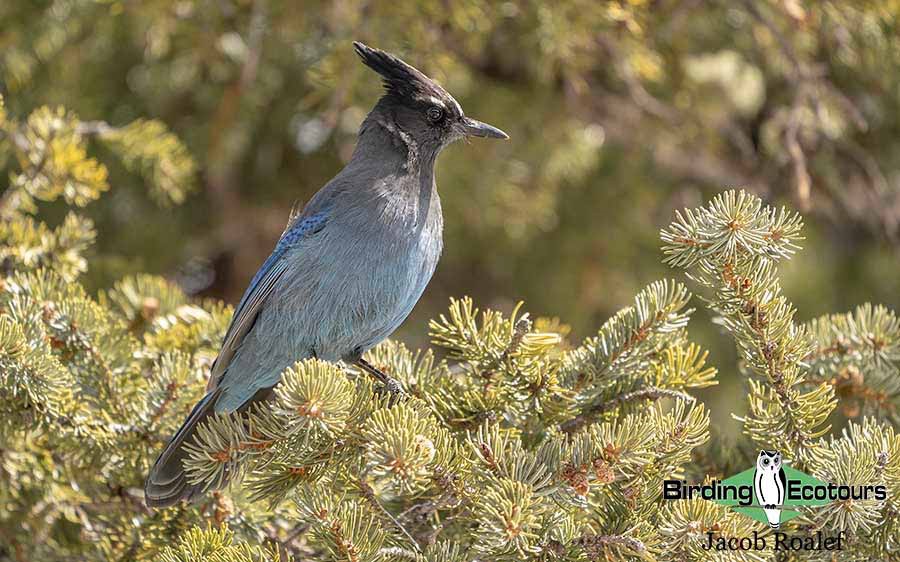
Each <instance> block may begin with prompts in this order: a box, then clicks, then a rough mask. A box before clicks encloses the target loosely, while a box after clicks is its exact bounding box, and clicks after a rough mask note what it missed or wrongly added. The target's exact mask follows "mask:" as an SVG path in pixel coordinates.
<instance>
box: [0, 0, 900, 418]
mask: <svg viewBox="0 0 900 562" xmlns="http://www.w3.org/2000/svg"><path fill="white" fill-rule="evenodd" d="M898 14H900V2H897V1H871V2H865V1H855V2H846V1H834V2H810V3H806V2H802V1H800V0H783V1H763V0H759V1H755V0H746V1H703V0H681V1H641V0H634V1H619V2H603V1H597V0H590V1H581V0H579V1H570V2H537V1H531V2H493V1H471V2H450V1H449V0H446V1H430V2H396V1H394V2H387V1H380V0H376V1H370V2H364V1H350V0H337V1H334V2H309V1H294V0H281V1H276V0H196V1H192V0H180V1H172V0H143V1H140V2H137V1H130V2H127V1H113V0H3V1H2V2H0V93H2V94H3V96H4V98H5V100H6V104H7V109H8V112H9V113H10V114H11V115H15V116H20V117H21V116H25V115H27V114H28V113H30V112H31V111H32V110H33V109H35V108H37V107H40V106H42V105H50V106H55V105H64V106H66V107H67V108H69V109H71V110H73V111H74V112H76V113H77V114H78V116H79V117H80V118H81V119H82V120H87V121H90V120H103V121H106V122H108V123H109V124H110V125H113V126H116V125H120V124H125V123H128V122H130V121H132V120H134V119H137V118H156V119H159V120H161V121H163V122H164V123H166V124H167V125H168V126H169V127H170V128H171V130H172V131H173V132H175V133H176V134H177V135H178V136H179V137H180V138H181V139H182V140H183V141H184V142H185V143H186V144H187V146H188V148H189V149H190V151H191V153H192V155H193V156H194V158H195V159H196V162H197V166H198V174H197V177H196V183H195V185H194V186H193V190H192V192H191V193H190V194H189V196H188V198H187V200H186V202H185V204H184V205H181V206H166V205H160V204H158V203H157V202H155V201H154V199H153V198H152V197H151V196H150V194H148V189H147V186H146V185H144V184H143V183H142V180H141V179H140V177H137V176H135V175H134V174H130V173H128V172H127V171H126V170H125V169H124V168H123V167H121V165H118V166H119V167H117V164H116V163H115V159H114V158H105V156H104V154H103V151H104V148H103V147H102V146H100V145H99V144H98V145H96V146H94V147H93V149H94V151H95V155H96V156H98V158H100V159H101V160H102V161H104V163H106V164H107V165H109V166H110V173H111V175H110V184H111V186H112V189H111V193H110V194H109V195H108V196H106V197H104V198H102V199H100V200H99V201H97V202H95V203H92V204H91V205H90V206H89V207H88V209H87V213H88V214H89V216H91V217H93V218H94V220H95V221H96V222H97V228H98V231H99V243H98V245H97V248H96V250H95V256H94V259H95V261H94V262H93V265H92V267H91V269H90V271H89V273H88V278H87V280H86V282H87V283H88V285H89V286H90V287H92V288H94V289H96V288H99V287H103V286H107V285H109V284H110V283H111V282H112V281H113V280H115V279H117V278H119V277H121V276H122V275H124V274H126V273H130V272H135V271H148V272H153V273H160V274H163V275H165V276H167V277H169V278H172V279H175V280H177V281H178V282H179V283H180V284H181V285H182V286H183V287H184V288H185V290H187V291H188V292H190V293H192V294H195V295H198V296H211V297H217V298H222V299H225V300H227V301H230V302H235V301H236V300H237V299H238V298H239V297H240V295H241V293H242V292H243V289H244V287H245V286H246V284H247V283H248V281H249V279H250V277H251V276H252V274H253V273H254V271H255V270H256V268H257V267H258V266H259V265H260V264H261V263H262V261H263V260H264V259H265V257H266V255H267V254H268V252H269V251H270V250H271V248H272V246H273V244H274V242H275V241H276V240H277V238H278V236H279V235H280V233H281V231H282V228H283V226H284V223H285V221H286V220H287V216H288V213H289V211H290V209H291V207H292V206H293V205H294V204H295V203H300V204H302V203H303V202H304V201H306V200H307V199H308V198H309V197H310V196H311V195H312V194H313V193H314V192H315V191H316V190H317V189H319V188H320V187H321V186H322V185H324V183H325V182H327V181H328V179H330V178H331V177H332V176H333V175H334V174H335V173H336V172H337V170H338V169H340V167H341V166H342V165H343V163H344V162H346V160H347V159H348V157H349V155H350V153H351V151H352V148H353V145H354V141H355V136H356V130H357V127H358V126H359V124H360V122H361V121H362V119H363V117H364V116H365V114H366V112H367V111H368V109H369V108H370V107H371V106H372V105H373V104H374V102H375V101H376V99H377V97H378V96H379V94H380V85H379V80H378V78H377V77H376V76H375V75H374V74H373V73H372V72H371V71H369V70H367V69H365V68H364V67H363V66H362V65H361V64H360V63H359V62H358V60H357V58H356V55H355V54H354V53H353V50H352V47H351V41H352V40H361V41H364V42H366V43H368V44H370V45H372V46H376V47H380V48H383V49H386V50H390V51H393V52H395V53H397V54H399V55H400V56H402V57H403V58H405V59H406V60H407V61H408V62H410V63H411V64H413V65H415V66H417V67H419V68H420V69H422V70H423V71H425V72H426V73H429V74H430V75H432V76H433V77H435V78H437V79H438V80H439V81H440V82H441V83H442V84H443V85H444V86H445V87H446V88H447V89H448V90H449V91H450V92H452V93H453V94H454V96H455V97H456V98H457V99H458V100H459V101H460V103H461V104H462V106H463V108H464V109H465V110H466V112H467V113H468V114H470V115H472V116H474V117H476V118H481V119H484V120H486V121H488V122H490V123H492V124H495V125H497V126H499V127H501V128H502V129H504V130H505V131H507V132H508V133H509V134H510V136H511V137H512V138H511V140H510V141H508V142H505V143H497V142H490V143H489V142H479V141H473V142H472V143H470V144H464V143H460V144H459V145H456V146H454V147H452V148H450V149H449V150H447V151H446V152H445V153H444V154H443V155H442V157H441V159H440V161H439V167H438V185H439V187H440V192H441V197H442V200H443V202H444V213H445V223H446V232H445V248H446V249H445V254H444V257H443V260H442V261H441V264H440V266H439V268H438V270H437V273H436V275H435V278H434V280H433V281H432V283H431V285H430V286H429V288H428V290H427V291H426V293H425V296H424V298H423V300H422V301H421V302H420V303H419V305H418V306H417V307H416V309H415V311H414V313H413V315H412V317H411V318H410V319H409V320H408V321H407V322H406V324H405V325H404V326H403V328H402V329H401V331H400V332H399V333H398V334H397V337H399V338H400V339H403V340H405V341H407V342H409V343H410V344H412V345H421V344H425V343H426V342H427V330H426V321H427V319H428V318H430V317H432V316H434V315H435V314H436V313H438V312H440V311H441V310H443V309H444V308H445V307H446V304H447V299H448V297H449V296H451V295H455V296H461V295H471V296H473V297H474V298H475V299H476V302H477V303H479V304H480V305H481V306H489V307H497V308H501V309H505V310H508V309H510V308H511V307H512V305H513V304H514V303H515V302H516V301H518V300H524V301H525V302H526V309H527V310H529V311H531V313H532V314H533V315H545V316H558V317H559V318H560V319H561V320H562V321H563V322H565V323H568V324H570V325H571V327H572V330H573V332H572V339H573V341H577V340H580V339H581V338H582V337H584V336H587V335H591V334H592V333H593V332H594V331H595V330H596V329H597V328H598V327H599V326H600V324H601V323H602V322H603V321H604V320H605V319H606V318H608V317H609V316H610V315H611V314H613V313H614V312H615V311H616V310H618V309H619V308H621V307H623V306H626V305H628V304H629V303H630V301H631V298H632V296H633V295H634V293H636V292H637V291H638V290H639V289H640V288H642V287H643V286H644V285H646V284H648V283H649V282H651V281H653V280H655V279H658V278H661V277H665V276H672V275H674V273H673V272H670V271H668V270H667V268H665V267H663V266H662V265H661V264H660V259H661V253H660V251H659V246H660V243H659V240H658V231H659V229H660V228H661V227H663V226H665V225H666V224H668V222H669V221H670V220H671V219H672V217H673V213H674V211H675V210H676V209H679V208H682V207H685V206H696V205H700V204H701V203H702V202H704V201H705V200H706V199H708V198H709V197H710V196H712V195H713V194H715V193H716V192H718V191H721V190H723V189H725V188H730V187H744V188H747V189H750V190H752V191H754V192H756V193H759V194H760V195H762V196H763V197H764V198H765V199H766V200H768V201H770V202H777V203H784V204H788V205H790V206H792V207H793V208H796V209H800V210H802V211H803V213H804V216H805V217H806V220H807V228H806V234H807V239H806V241H805V244H804V246H805V250H804V251H803V252H802V253H800V255H799V257H798V258H796V259H795V260H793V261H792V262H791V263H790V264H788V266H787V267H785V269H784V285H785V291H786V293H787V295H788V297H789V298H790V299H792V300H793V301H794V302H795V303H796V305H797V307H798V309H799V312H798V318H799V319H800V320H806V319H809V318H813V317H815V316H818V315H820V314H823V313H826V312H836V311H843V310H846V309H849V308H851V307H852V306H854V305H856V304H859V303H862V302H865V301H873V302H882V303H885V304H887V305H889V306H891V307H893V308H897V307H898V305H900V263H898V259H900V252H898V248H900V176H898V171H900V142H898V139H900V34H898ZM7 182H8V179H7V178H3V177H0V192H2V191H4V190H5V189H6V188H7ZM62 215H63V212H62V205H60V206H56V205H53V204H49V205H48V204H44V205H43V206H41V208H40V216H41V218H43V219H44V220H47V221H48V222H50V223H51V224H54V223H56V222H58V221H60V220H61V218H62ZM696 305H697V306H698V308H699V310H698V312H697V315H696V317H695V320H694V321H693V323H692V333H693V334H694V336H695V338H696V339H697V340H698V341H700V342H701V343H703V344H704V345H705V346H707V347H708V348H709V349H710V350H711V354H710V360H711V362H712V363H713V364H714V365H716V366H717V367H719V368H720V370H721V375H720V379H721V380H722V385H721V386H719V387H714V388H713V389H710V390H708V391H706V392H704V393H703V396H704V399H705V400H707V401H708V402H709V403H710V404H711V406H712V407H713V418H714V420H715V421H717V422H719V425H720V427H722V428H724V429H725V430H726V432H732V431H733V430H734V429H736V428H737V424H736V423H735V422H732V421H730V417H729V413H730V412H731V411H733V409H734V408H735V407H738V406H737V405H739V404H743V403H744V401H743V400H737V399H736V398H735V396H740V395H742V390H741V389H742V386H741V382H740V380H739V379H738V377H737V375H736V370H737V369H736V365H735V354H734V351H733V343H732V342H731V340H730V339H729V338H726V337H724V336H722V335H721V334H720V333H719V332H718V331H717V329H716V327H715V326H714V325H713V324H712V323H711V322H710V318H709V316H708V315H707V314H706V313H705V312H704V311H703V310H702V306H701V303H700V301H699V300H697V301H696Z"/></svg>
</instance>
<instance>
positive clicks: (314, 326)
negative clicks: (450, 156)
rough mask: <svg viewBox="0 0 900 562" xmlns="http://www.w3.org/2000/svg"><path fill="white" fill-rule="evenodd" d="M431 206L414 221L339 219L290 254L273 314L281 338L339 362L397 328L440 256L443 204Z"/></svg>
mask: <svg viewBox="0 0 900 562" xmlns="http://www.w3.org/2000/svg"><path fill="white" fill-rule="evenodd" d="M435 197H436V194H435ZM430 203H432V205H429V208H428V211H427V212H423V213H420V214H419V215H418V217H417V220H413V219H412V218H411V214H410V213H408V212H404V211H403V210H402V209H398V208H390V207H389V206H387V207H386V206H382V207H380V208H379V207H373V208H370V209H368V210H363V211H364V212H349V213H346V214H345V215H344V216H340V215H338V216H334V217H333V218H332V219H330V220H329V223H328V226H327V228H325V229H324V230H323V231H322V232H321V233H319V234H318V235H317V236H316V237H315V238H314V239H313V240H310V242H309V243H308V244H304V245H303V246H302V247H300V248H298V249H297V250H296V251H294V252H292V254H291V255H290V256H288V259H290V260H291V263H290V266H289V271H288V273H286V280H285V283H283V284H282V286H281V287H280V288H279V293H280V295H278V302H277V304H276V305H275V308H276V309H277V312H275V313H273V314H271V316H275V317H277V318H278V322H279V324H280V328H279V329H280V330H281V331H282V332H283V333H284V335H286V336H287V338H288V339H289V340H292V341H295V342H297V345H298V346H299V347H309V348H311V349H312V350H313V351H314V352H315V354H316V355H317V356H318V357H320V358H323V359H327V360H336V359H340V358H342V357H346V356H348V355H349V354H351V352H353V351H354V350H355V349H362V350H366V349H369V348H370V347H372V346H374V345H375V344H377V343H378V342H379V341H381V340H383V339H384V338H386V337H388V336H389V335H390V334H391V333H392V332H393V331H394V330H396V328H397V327H398V326H399V325H400V324H401V323H402V322H403V320H405V319H406V317H407V316H408V315H409V313H410V312H411V311H412V309H413V307H414V306H415V304H416V302H418V300H419V298H420V297H421V295H422V293H423V291H424V290H425V287H426V286H427V284H428V282H429V281H430V279H431V276H432V274H433V273H434V270H435V268H436V266H437V263H438V259H439V257H440V254H441V249H442V227H443V223H442V218H441V213H440V203H439V201H431V202H430Z"/></svg>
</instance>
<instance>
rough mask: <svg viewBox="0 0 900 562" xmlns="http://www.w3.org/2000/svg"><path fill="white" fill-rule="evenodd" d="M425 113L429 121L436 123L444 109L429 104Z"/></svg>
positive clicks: (442, 114)
mask: <svg viewBox="0 0 900 562" xmlns="http://www.w3.org/2000/svg"><path fill="white" fill-rule="evenodd" d="M425 115H426V116H427V117H428V120H429V121H431V122H432V123H437V122H438V121H440V120H441V118H442V117H443V116H444V110H443V109H441V108H440V107H437V106H431V107H429V108H428V111H427V112H425Z"/></svg>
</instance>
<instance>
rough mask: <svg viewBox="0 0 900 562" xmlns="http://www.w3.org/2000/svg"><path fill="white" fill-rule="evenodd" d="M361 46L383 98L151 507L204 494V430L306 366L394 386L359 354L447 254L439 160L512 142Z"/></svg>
mask: <svg viewBox="0 0 900 562" xmlns="http://www.w3.org/2000/svg"><path fill="white" fill-rule="evenodd" d="M353 45H354V47H355V49H356V53H357V54H358V55H359V56H360V58H362V62H363V63H364V64H365V65H366V66H368V67H369V68H371V69H372V70H374V71H375V72H377V73H378V74H379V75H381V78H382V80H383V82H384V87H385V90H386V91H385V94H384V95H383V96H382V97H381V99H380V100H378V103H376V104H375V107H374V108H373V109H372V111H371V112H370V113H369V115H368V116H367V117H366V119H365V120H364V121H363V123H362V126H361V127H360V130H359V138H358V140H357V144H356V148H355V150H354V152H353V155H352V157H351V158H350V162H349V163H348V164H347V165H346V167H344V169H343V170H341V171H340V172H339V173H338V174H337V176H335V177H334V178H333V179H332V180H331V181H329V182H328V183H327V184H326V185H325V187H323V188H322V189H321V190H319V192H318V193H316V194H315V195H314V196H313V198H312V199H311V200H310V201H309V202H308V203H307V205H306V206H305V207H304V209H303V211H302V212H301V213H299V215H297V216H296V217H293V218H292V219H291V220H290V222H289V224H288V226H287V228H286V229H285V231H284V234H282V236H281V239H280V240H279V241H278V243H277V244H276V246H275V250H274V251H273V252H272V254H271V255H270V256H269V257H268V259H266V261H265V263H263V264H262V267H260V269H259V271H258V272H257V273H256V275H255V276H254V277H253V280H252V281H250V286H249V287H248V288H247V290H246V292H245V293H244V296H243V298H242V299H241V301H240V303H239V304H238V306H237V308H236V309H235V312H234V318H233V319H232V321H231V325H230V326H229V328H228V331H227V333H226V335H225V340H224V342H223V344H222V349H221V351H220V352H219V356H218V358H217V359H216V361H215V363H214V364H213V367H212V370H211V374H210V379H209V384H208V385H207V394H206V396H205V397H204V398H203V399H202V400H201V401H200V402H199V403H198V404H197V405H196V406H194V409H193V411H192V412H191V414H190V415H189V416H188V418H187V420H186V421H185V422H184V425H182V426H181V429H179V430H178V432H177V433H176V434H175V436H174V437H172V439H171V440H170V441H169V443H168V444H167V445H166V447H165V449H164V450H163V452H162V454H160V456H159V458H158V459H157V460H156V463H155V464H154V465H153V468H152V469H151V470H150V474H149V476H148V477H147V483H146V485H145V488H144V491H145V497H146V500H145V501H146V502H147V505H149V506H153V507H161V506H167V505H172V504H174V503H176V502H178V501H179V500H181V499H188V500H189V499H191V498H192V497H194V496H196V495H198V494H200V493H201V492H202V491H203V487H202V486H199V485H195V484H191V483H189V482H188V481H187V479H186V475H185V472H184V467H183V461H184V459H185V457H186V452H185V450H184V446H185V445H186V444H188V443H190V442H191V440H192V438H193V435H194V432H195V431H196V429H197V427H198V424H200V423H201V422H203V421H204V420H205V419H206V418H207V417H209V416H210V415H211V414H213V413H218V412H234V411H241V410H242V409H244V408H246V407H247V406H248V405H249V404H251V403H253V402H255V401H259V400H264V399H265V398H267V397H268V396H270V395H271V389H272V388H273V387H274V386H275V385H276V384H277V383H278V381H279V380H280V376H281V372H282V371H283V370H284V369H286V368H287V367H289V366H291V365H292V364H294V363H295V362H296V361H297V360H299V359H304V358H308V357H317V358H320V359H324V360H327V361H337V360H343V361H345V362H347V363H351V364H356V365H358V366H360V367H361V368H362V369H363V370H365V371H366V372H368V373H369V374H371V375H373V376H375V377H376V378H378V379H379V380H381V381H382V382H385V383H390V382H392V381H390V380H389V379H388V377H386V376H385V375H384V374H382V373H380V372H379V371H378V370H377V369H375V368H374V367H373V366H371V365H369V364H368V363H366V361H365V360H364V359H363V358H362V355H363V353H365V352H366V351H367V350H368V349H370V348H372V347H373V346H374V345H376V344H377V343H378V342H380V341H382V340H383V339H385V338H386V337H387V336H388V335H390V334H391V333H392V332H393V331H394V330H396V329H397V327H398V326H399V325H400V324H401V323H402V322H403V320H404V319H405V318H406V317H407V316H408V315H409V313H410V312H411V311H412V308H413V306H414V305H415V304H416V302H417V301H418V300H419V298H420V297H421V296H422V292H423V291H424V290H425V286H426V285H427V284H428V282H429V280H430V279H431V275H432V274H433V273H434V269H435V266H436V265H437V262H438V258H439V257H440V254H441V247H442V228H443V218H442V216H441V202H440V198H439V197H438V193H437V186H436V184H435V178H434V164H435V159H436V158H437V155H438V154H439V153H440V152H441V150H443V149H444V148H445V147H447V146H448V145H450V144H451V143H453V142H454V141H457V140H459V139H462V138H466V137H472V136H474V137H489V138H497V139H506V138H509V137H508V136H507V135H506V133H504V132H503V131H501V130H500V129H497V128H496V127H492V126H491V125H488V124H486V123H482V122H480V121H476V120H475V119H472V118H470V117H466V115H465V114H464V113H463V111H462V108H461V107H460V106H459V104H458V103H457V102H456V100H455V99H453V96H451V95H450V94H449V93H447V91H446V90H444V88H442V87H441V86H440V85H439V84H438V83H437V82H435V81H434V80H432V79H430V78H429V77H427V76H425V74H423V73H422V72H419V71H418V70H416V69H415V68H413V67H412V66H410V65H408V64H406V63H405V62H403V61H402V60H400V59H399V58H397V57H396V56H394V55H391V54H389V53H386V52H384V51H381V50H378V49H373V48H370V47H367V46H366V45H363V44H362V43H359V42H355V43H354V44H353Z"/></svg>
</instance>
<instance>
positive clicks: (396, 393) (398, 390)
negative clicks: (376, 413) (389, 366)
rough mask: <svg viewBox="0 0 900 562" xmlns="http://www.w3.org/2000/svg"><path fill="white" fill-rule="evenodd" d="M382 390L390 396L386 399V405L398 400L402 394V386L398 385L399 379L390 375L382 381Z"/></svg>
mask: <svg viewBox="0 0 900 562" xmlns="http://www.w3.org/2000/svg"><path fill="white" fill-rule="evenodd" d="M384 390H386V391H387V392H390V393H391V397H390V398H389V399H388V407H390V406H393V405H394V404H396V403H397V402H398V401H399V400H400V396H402V395H403V386H401V385H400V381H398V380H397V379H394V378H391V377H388V378H387V380H386V381H384Z"/></svg>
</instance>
